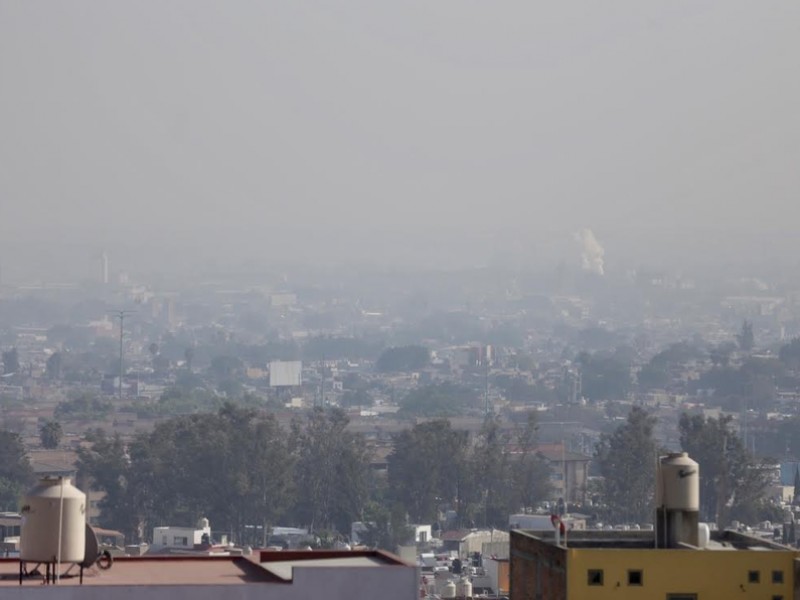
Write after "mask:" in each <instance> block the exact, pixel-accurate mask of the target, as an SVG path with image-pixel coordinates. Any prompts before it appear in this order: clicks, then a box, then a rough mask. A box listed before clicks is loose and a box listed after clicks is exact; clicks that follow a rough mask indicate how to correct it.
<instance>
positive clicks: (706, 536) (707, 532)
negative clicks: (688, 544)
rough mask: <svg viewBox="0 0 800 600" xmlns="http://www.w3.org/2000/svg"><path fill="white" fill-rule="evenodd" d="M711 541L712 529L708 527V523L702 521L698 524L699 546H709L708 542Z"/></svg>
mask: <svg viewBox="0 0 800 600" xmlns="http://www.w3.org/2000/svg"><path fill="white" fill-rule="evenodd" d="M710 541H711V529H710V528H709V527H708V523H700V524H699V525H698V526H697V547H698V548H706V547H708V542H710Z"/></svg>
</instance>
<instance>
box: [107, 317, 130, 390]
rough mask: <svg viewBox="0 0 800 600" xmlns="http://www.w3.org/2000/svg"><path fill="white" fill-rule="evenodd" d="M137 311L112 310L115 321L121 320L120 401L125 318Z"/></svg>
mask: <svg viewBox="0 0 800 600" xmlns="http://www.w3.org/2000/svg"><path fill="white" fill-rule="evenodd" d="M135 312H136V311H135V310H112V311H111V315H112V316H113V317H114V318H115V319H119V389H118V394H119V398H120V400H121V399H122V375H123V373H124V372H125V370H124V368H123V367H124V361H123V353H122V339H123V335H124V333H125V317H127V316H128V315H132V314H134V313H135Z"/></svg>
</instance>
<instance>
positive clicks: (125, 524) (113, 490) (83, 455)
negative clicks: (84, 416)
mask: <svg viewBox="0 0 800 600" xmlns="http://www.w3.org/2000/svg"><path fill="white" fill-rule="evenodd" d="M87 441H89V442H90V443H91V446H89V447H80V448H79V449H78V463H77V464H78V475H79V477H80V478H81V479H82V480H83V481H87V482H88V485H90V486H91V487H92V488H93V489H98V490H101V491H103V492H105V497H104V498H103V499H102V500H100V505H99V508H100V510H101V513H102V520H103V526H104V527H108V528H112V529H118V530H119V531H122V532H123V533H124V534H125V535H126V537H129V539H137V538H138V537H139V536H138V533H139V522H138V519H137V518H136V511H135V509H134V506H133V502H132V500H133V496H132V490H133V486H132V485H131V483H130V480H131V466H130V461H129V460H128V455H127V449H126V447H125V444H124V443H123V441H122V438H121V437H120V435H119V434H115V435H114V436H113V437H109V436H108V435H106V433H105V432H104V431H103V430H102V429H97V430H93V431H90V432H89V433H88V434H87Z"/></svg>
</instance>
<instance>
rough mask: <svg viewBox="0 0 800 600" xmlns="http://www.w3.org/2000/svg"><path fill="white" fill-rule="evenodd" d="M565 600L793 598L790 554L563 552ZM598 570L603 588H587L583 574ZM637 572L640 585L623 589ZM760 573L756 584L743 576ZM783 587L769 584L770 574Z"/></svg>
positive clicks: (580, 549)
mask: <svg viewBox="0 0 800 600" xmlns="http://www.w3.org/2000/svg"><path fill="white" fill-rule="evenodd" d="M567 560H568V565H569V568H568V574H567V586H568V590H569V596H568V598H570V599H579V598H592V599H594V598H597V599H600V600H602V599H603V598H614V599H615V600H624V599H626V598H637V599H640V598H645V597H646V598H666V597H667V594H675V593H693V594H697V597H698V599H699V600H703V599H706V598H708V599H713V598H762V599H763V598H773V597H775V596H782V597H783V598H784V599H785V600H790V599H791V598H794V589H793V587H794V586H793V583H794V552H792V551H790V550H786V551H774V550H772V551H770V550H764V551H759V550H654V549H649V550H643V549H599V548H576V549H570V550H568V558H567ZM589 569H602V570H603V585H602V586H590V585H588V570H589ZM629 570H640V571H642V577H643V580H642V585H628V571H629ZM749 571H759V575H760V577H759V579H760V582H759V583H750V582H748V572H749ZM773 571H780V572H782V574H783V583H773V582H772V572H773Z"/></svg>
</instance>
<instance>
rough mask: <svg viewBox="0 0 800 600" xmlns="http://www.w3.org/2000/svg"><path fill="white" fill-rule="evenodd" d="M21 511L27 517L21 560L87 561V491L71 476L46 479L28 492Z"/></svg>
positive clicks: (23, 522) (23, 526) (24, 523)
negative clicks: (70, 477)
mask: <svg viewBox="0 0 800 600" xmlns="http://www.w3.org/2000/svg"><path fill="white" fill-rule="evenodd" d="M20 512H21V513H22V517H23V520H22V532H21V536H20V538H21V539H20V560H22V561H24V562H57V561H61V562H71V563H80V562H83V559H84V558H85V555H86V494H84V493H83V492H82V491H80V490H79V489H78V488H76V487H75V486H74V485H72V483H71V482H70V479H69V477H45V478H44V479H42V480H41V481H40V482H39V483H38V484H36V485H35V486H34V487H33V488H31V490H29V491H28V493H27V494H26V495H25V503H24V505H23V507H22V510H21V511H20ZM59 523H60V524H61V531H60V535H59ZM59 540H60V542H61V549H60V552H59Z"/></svg>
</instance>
